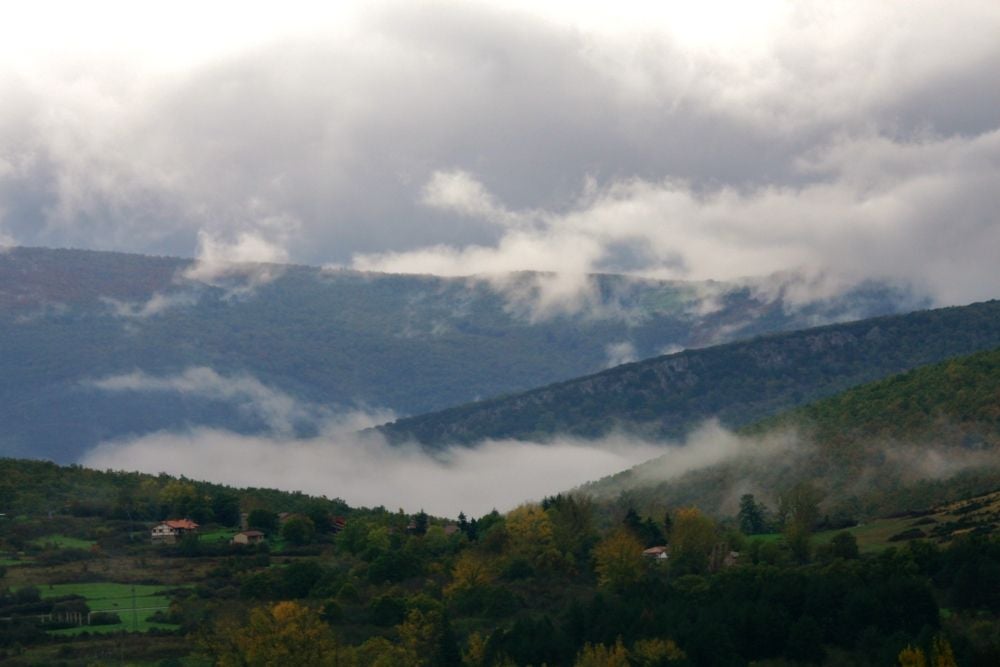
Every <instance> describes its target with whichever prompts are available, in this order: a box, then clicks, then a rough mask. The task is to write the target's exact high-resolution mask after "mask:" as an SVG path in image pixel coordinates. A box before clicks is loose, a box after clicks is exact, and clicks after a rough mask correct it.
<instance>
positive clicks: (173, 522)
mask: <svg viewBox="0 0 1000 667" xmlns="http://www.w3.org/2000/svg"><path fill="white" fill-rule="evenodd" d="M163 523H165V524H166V525H167V526H169V527H170V528H173V529H174V530H198V524H196V523H195V522H194V521H192V520H191V519H167V520H166V521H164V522H163Z"/></svg>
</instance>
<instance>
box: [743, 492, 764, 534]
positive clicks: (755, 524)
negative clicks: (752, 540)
mask: <svg viewBox="0 0 1000 667" xmlns="http://www.w3.org/2000/svg"><path fill="white" fill-rule="evenodd" d="M737 519H738V520H739V524H740V530H741V531H743V534H744V535H759V534H760V533H763V532H765V531H766V525H765V522H764V506H763V505H761V504H758V503H757V501H756V500H755V499H754V497H753V494H752V493H747V494H744V495H743V496H742V497H741V498H740V511H739V514H738V515H737Z"/></svg>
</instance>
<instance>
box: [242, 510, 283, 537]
mask: <svg viewBox="0 0 1000 667" xmlns="http://www.w3.org/2000/svg"><path fill="white" fill-rule="evenodd" d="M247 525H248V526H250V527H251V528H255V529H256V530H262V531H264V532H265V533H273V532H274V531H275V530H277V529H278V515H277V514H275V513H274V512H272V511H270V510H266V509H255V510H252V511H251V512H250V514H248V515H247Z"/></svg>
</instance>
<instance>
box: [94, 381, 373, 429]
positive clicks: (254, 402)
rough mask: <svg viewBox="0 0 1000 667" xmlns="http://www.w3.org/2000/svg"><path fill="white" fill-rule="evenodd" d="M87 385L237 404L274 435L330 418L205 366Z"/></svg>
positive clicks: (263, 387)
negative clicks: (259, 420)
mask: <svg viewBox="0 0 1000 667" xmlns="http://www.w3.org/2000/svg"><path fill="white" fill-rule="evenodd" d="M85 384H86V385H88V386H90V387H94V388H95V389H99V390H101V391H106V392H126V391H127V392H171V393H178V394H183V395H187V396H193V397H197V398H201V399H206V400H215V401H225V402H229V403H234V404H237V405H239V406H240V407H241V409H243V410H246V411H247V412H248V413H250V414H252V415H254V416H256V417H259V418H260V419H261V420H262V421H263V422H264V423H266V424H267V425H268V427H269V428H270V429H271V431H273V432H274V433H279V434H284V435H289V434H292V433H294V432H295V430H296V426H297V425H300V424H316V423H318V422H320V421H324V422H325V421H327V420H329V419H330V418H331V416H330V414H329V412H328V411H327V410H326V409H324V408H322V407H319V406H315V405H309V404H304V403H302V402H300V401H297V400H296V399H295V398H293V397H292V396H290V395H288V394H286V393H284V392H282V391H279V390H277V389H274V388H271V387H268V386H266V385H265V384H263V383H262V382H261V381H260V380H258V379H256V378H254V377H252V376H250V375H247V374H243V373H237V374H232V375H221V374H219V373H218V372H216V371H215V370H213V369H211V368H207V367H204V366H198V367H192V368H188V369H186V370H185V371H184V372H183V373H179V374H176V375H167V376H154V375H149V374H147V373H144V372H142V371H134V372H132V373H127V374H123V375H113V376H109V377H105V378H99V379H95V380H90V381H88V382H86V383H85ZM380 417H381V418H384V419H392V413H390V412H385V413H380Z"/></svg>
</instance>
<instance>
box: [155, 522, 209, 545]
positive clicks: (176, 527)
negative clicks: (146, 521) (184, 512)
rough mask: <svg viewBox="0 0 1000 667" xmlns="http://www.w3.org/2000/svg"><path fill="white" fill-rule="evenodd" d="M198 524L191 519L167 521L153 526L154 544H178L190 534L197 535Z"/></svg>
mask: <svg viewBox="0 0 1000 667" xmlns="http://www.w3.org/2000/svg"><path fill="white" fill-rule="evenodd" d="M197 532H198V524H196V523H195V522H194V521H191V520H190V519H167V520H166V521H164V522H163V523H159V524H157V525H155V526H153V532H152V539H153V541H154V542H171V543H173V542H176V541H177V540H179V539H180V538H181V537H183V536H184V535H186V534H188V533H197Z"/></svg>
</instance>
